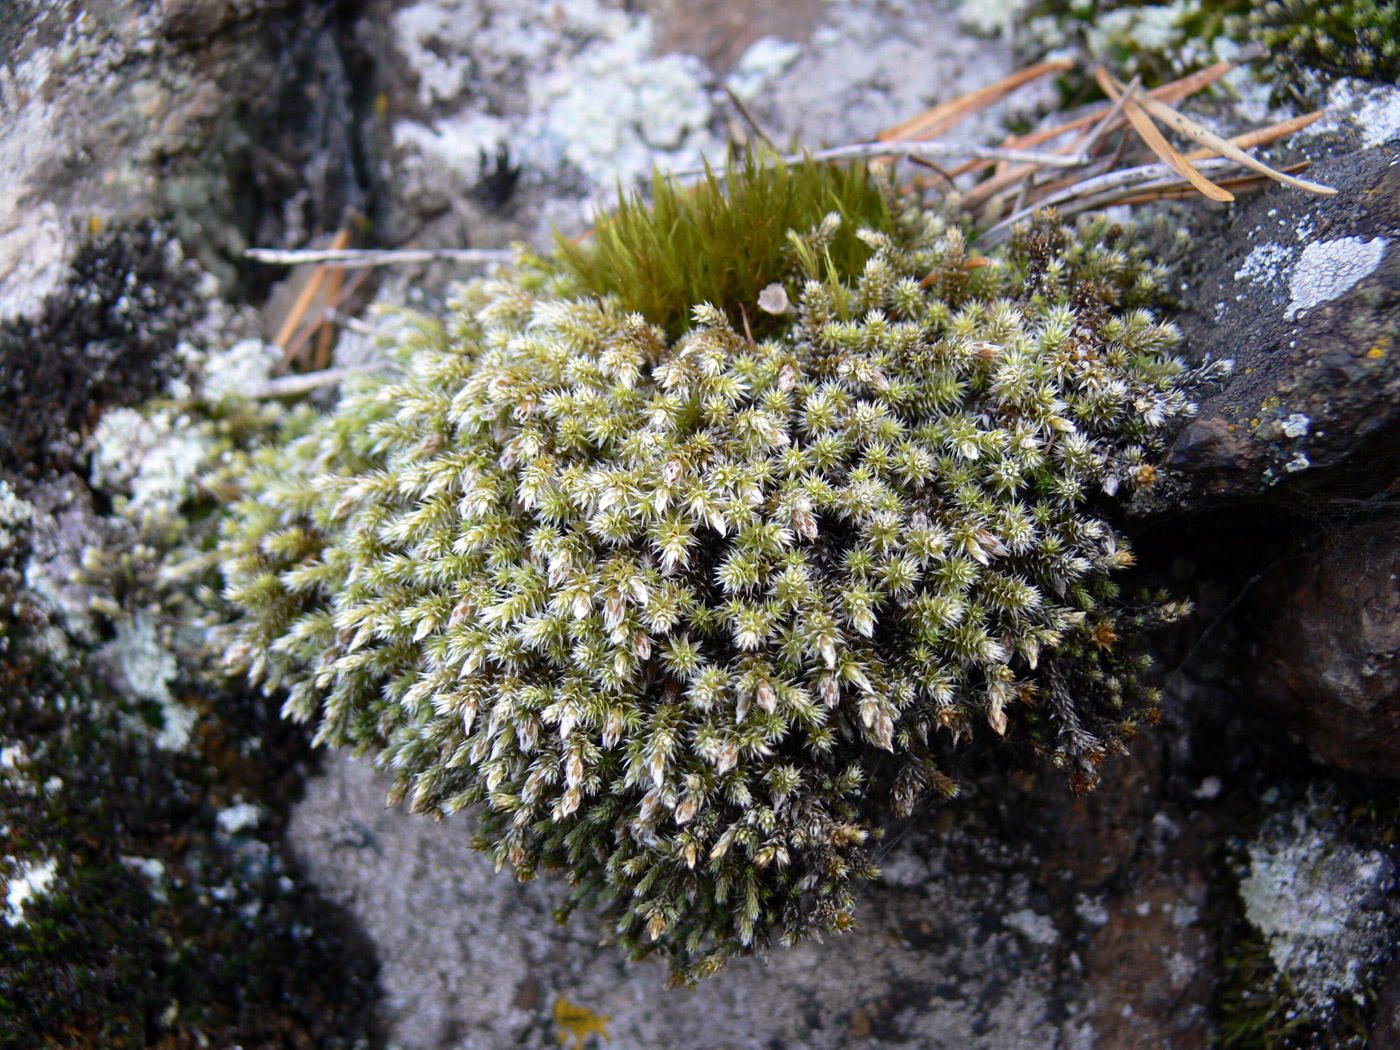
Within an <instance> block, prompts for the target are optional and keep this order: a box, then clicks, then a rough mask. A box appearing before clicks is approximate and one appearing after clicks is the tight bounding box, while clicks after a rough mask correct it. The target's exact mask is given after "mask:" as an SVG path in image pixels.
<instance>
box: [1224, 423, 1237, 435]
mask: <svg viewBox="0 0 1400 1050" xmlns="http://www.w3.org/2000/svg"><path fill="white" fill-rule="evenodd" d="M1225 429H1226V430H1228V431H1230V433H1232V434H1233V433H1234V432H1235V424H1233V423H1226V424H1225Z"/></svg>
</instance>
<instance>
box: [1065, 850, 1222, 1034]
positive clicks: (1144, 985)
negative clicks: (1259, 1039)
mask: <svg viewBox="0 0 1400 1050" xmlns="http://www.w3.org/2000/svg"><path fill="white" fill-rule="evenodd" d="M1205 898H1206V883H1205V879H1204V877H1203V875H1202V874H1201V872H1200V871H1198V870H1192V871H1190V873H1189V874H1188V875H1186V876H1185V877H1184V878H1183V877H1182V875H1180V874H1179V873H1172V872H1163V873H1160V874H1157V875H1154V876H1151V877H1149V878H1147V879H1146V880H1145V881H1144V882H1142V883H1141V884H1138V885H1137V886H1135V887H1134V889H1133V890H1132V892H1130V893H1125V894H1120V895H1118V896H1116V897H1114V898H1112V900H1111V901H1110V902H1109V903H1108V904H1107V905H1105V906H1102V911H1099V912H1097V913H1094V912H1090V913H1089V915H1090V918H1092V919H1100V920H1101V921H1102V925H1101V926H1099V928H1098V929H1097V930H1095V931H1094V932H1093V933H1092V934H1091V935H1090V936H1089V938H1088V941H1087V943H1086V945H1085V947H1084V949H1083V953H1082V956H1083V961H1084V974H1085V980H1086V981H1087V982H1088V984H1089V987H1090V989H1091V996H1092V998H1091V1000H1090V1008H1089V1016H1090V1018H1091V1019H1092V1023H1093V1026H1094V1031H1095V1034H1096V1036H1097V1041H1096V1042H1095V1044H1094V1045H1095V1047H1096V1050H1135V1048H1138V1047H1146V1046H1151V1047H1159V1048H1160V1050H1196V1048H1204V1047H1205V1046H1207V1045H1208V1042H1207V1035H1208V1034H1209V1029H1210V1014H1209V1003H1210V993H1211V989H1212V987H1213V985H1214V976H1215V975H1214V972H1213V968H1212V965H1211V962H1212V958H1213V955H1214V949H1215V942H1214V938H1213V937H1212V935H1211V934H1210V933H1209V932H1208V931H1207V929H1206V928H1205V927H1204V926H1203V924H1202V923H1201V921H1200V918H1201V911H1202V905H1203V904H1204V902H1205Z"/></svg>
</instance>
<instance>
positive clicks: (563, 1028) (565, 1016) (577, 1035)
mask: <svg viewBox="0 0 1400 1050" xmlns="http://www.w3.org/2000/svg"><path fill="white" fill-rule="evenodd" d="M611 1020H612V1017H611V1015H609V1014H595V1013H594V1012H593V1011H592V1010H590V1009H589V1008H588V1007H586V1006H575V1005H574V1004H573V1003H571V1002H569V1000H568V999H567V998H565V997H564V996H562V995H561V996H560V997H559V1000H558V1001H557V1002H556V1003H555V1004H554V1023H555V1025H556V1026H557V1027H558V1028H559V1032H558V1037H559V1042H560V1043H567V1042H568V1041H569V1036H573V1037H574V1050H583V1042H584V1040H585V1039H587V1038H588V1037H589V1036H590V1035H600V1036H602V1037H603V1040H604V1042H610V1041H611V1038H612V1037H611V1036H609V1035H608V1022H609V1021H611Z"/></svg>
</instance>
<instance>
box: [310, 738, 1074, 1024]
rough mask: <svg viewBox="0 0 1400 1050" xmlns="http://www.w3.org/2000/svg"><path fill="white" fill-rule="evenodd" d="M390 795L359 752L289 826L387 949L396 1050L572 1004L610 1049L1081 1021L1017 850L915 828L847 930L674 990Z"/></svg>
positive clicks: (313, 869)
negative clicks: (393, 804)
mask: <svg viewBox="0 0 1400 1050" xmlns="http://www.w3.org/2000/svg"><path fill="white" fill-rule="evenodd" d="M387 788H388V784H387V782H386V781H384V780H383V779H382V778H379V777H377V776H376V775H375V774H374V772H373V770H372V768H371V767H370V765H369V764H368V763H367V762H365V761H363V760H355V759H352V758H349V757H347V756H343V755H342V756H337V757H335V758H334V759H332V760H331V762H330V763H329V764H328V766H327V769H326V772H325V774H324V775H323V776H321V777H318V778H317V779H316V780H314V781H312V782H311V783H310V784H309V785H308V790H307V797H306V800H305V801H304V802H303V803H302V804H301V805H300V806H298V807H297V811H296V814H295V816H294V818H293V822H292V826H291V829H290V836H291V840H292V842H293V843H294V845H295V846H296V848H297V849H298V851H299V853H300V855H301V856H302V858H303V860H304V862H305V863H306V865H307V868H308V871H309V873H310V874H311V876H312V877H313V878H315V879H316V880H317V881H318V882H319V883H321V884H322V885H323V886H326V887H327V888H328V889H329V890H330V892H331V893H333V894H334V896H335V897H336V899H337V900H338V901H340V902H341V903H343V904H344V905H345V906H346V907H348V908H349V909H350V910H351V911H353V912H355V913H356V914H358V915H360V916H362V917H363V922H364V923H365V927H366V931H367V932H368V934H369V935H370V937H371V938H373V939H374V941H375V942H376V944H377V945H378V948H379V951H380V953H381V955H380V957H381V965H382V970H381V981H382V983H383V986H384V990H385V995H386V1002H385V1012H386V1018H387V1020H388V1024H389V1026H390V1029H391V1031H392V1033H393V1040H394V1043H395V1044H396V1045H397V1046H399V1047H402V1048H403V1050H428V1048H436V1047H454V1048H462V1050H468V1048H472V1050H475V1048H478V1047H480V1048H487V1047H498V1046H524V1047H547V1046H552V1045H555V1035H556V1033H555V1025H554V1023H553V1020H552V1016H553V1011H554V1009H555V1007H556V1004H557V1003H558V1002H559V1001H560V999H561V998H563V999H565V1000H567V1001H568V1002H569V1003H571V1004H574V1005H578V1006H583V1007H586V1008H588V1009H590V1010H592V1011H593V1012H594V1013H597V1014H604V1015H608V1016H609V1017H610V1021H609V1023H608V1026H607V1027H608V1033H609V1035H610V1037H611V1040H610V1042H609V1044H608V1045H609V1046H610V1047H613V1048H616V1050H633V1048H635V1050H661V1048H665V1047H676V1048H694V1047H707V1048H709V1047H714V1048H719V1047H807V1048H813V1050H816V1048H827V1047H838V1046H849V1045H860V1046H869V1047H874V1048H894V1047H900V1048H905V1047H907V1048H909V1050H914V1048H928V1050H939V1048H944V1047H947V1048H949V1050H952V1048H959V1050H962V1048H986V1050H1020V1048H1025V1050H1031V1048H1036V1050H1040V1048H1046V1050H1048V1048H1051V1047H1058V1046H1061V1045H1066V1044H1065V1042H1064V1039H1063V1038H1062V1036H1063V1032H1064V1031H1065V1030H1067V1026H1068V1028H1072V1027H1073V1025H1072V1019H1073V1018H1072V1013H1073V1011H1074V1010H1075V1006H1074V996H1073V992H1074V989H1075V986H1076V982H1075V980H1074V978H1073V975H1072V973H1067V972H1065V971H1064V969H1063V966H1062V964H1061V961H1060V955H1061V952H1060V946H1061V935H1060V933H1059V931H1058V930H1057V927H1056V924H1055V921H1054V918H1053V917H1052V915H1051V914H1049V907H1048V901H1047V899H1046V898H1045V896H1044V895H1043V894H1042V893H1039V892H1037V891H1036V889H1035V887H1034V884H1033V883H1032V882H1031V881H1030V880H1029V879H1028V878H1027V877H1026V875H1025V874H1022V873H1019V872H1020V867H1021V864H1022V863H1023V862H1024V851H1022V850H1018V849H1015V848H1012V847H1008V846H1005V845H1002V846H996V845H994V844H993V843H992V842H991V841H989V840H981V841H978V840H974V839H971V838H969V837H967V836H965V835H963V834H962V833H961V832H957V831H954V832H952V833H951V834H950V835H948V836H947V837H945V838H944V840H943V841H941V842H935V841H933V840H932V839H931V838H929V837H927V833H925V835H924V836H922V837H921V836H917V835H915V834H913V833H911V834H910V836H909V837H908V838H907V839H905V840H901V841H900V842H898V843H896V844H895V845H894V846H893V847H892V849H891V850H890V852H889V853H888V854H887V855H886V857H885V858H884V860H883V866H884V871H885V874H884V876H883V877H882V879H881V881H880V882H878V883H876V884H874V885H872V886H871V887H870V889H869V890H868V891H867V893H866V896H865V899H864V901H863V903H862V906H861V909H860V913H859V920H858V921H859V927H858V929H857V930H856V931H855V932H853V933H851V934H848V935H844V936H842V937H841V938H839V939H837V940H835V941H832V942H828V943H826V944H818V943H808V944H804V945H802V946H800V947H798V948H796V949H793V950H791V951H779V952H775V953H774V954H773V955H772V957H771V958H770V959H769V960H768V961H767V962H766V963H765V962H763V961H760V960H753V959H748V960H739V961H735V962H732V963H730V965H729V966H728V967H727V968H726V969H725V970H724V971H723V972H722V973H721V974H720V975H719V976H718V977H715V978H712V979H709V980H707V981H704V982H702V983H701V985H700V986H699V987H697V988H696V989H694V990H690V991H687V990H673V991H667V990H665V989H664V988H663V984H664V981H665V977H666V973H665V967H664V965H663V964H662V963H660V962H659V961H658V962H644V963H640V964H631V963H628V962H627V961H626V959H625V958H624V957H623V956H622V954H621V953H620V952H619V951H618V950H617V949H616V948H615V947H610V946H607V945H600V944H599V930H598V927H597V926H596V925H595V924H594V923H593V921H592V919H591V918H590V917H589V916H576V917H574V919H572V920H571V921H570V922H569V923H568V924H567V925H564V926H559V925H557V924H555V923H554V922H553V920H552V919H551V918H550V913H551V911H552V910H553V908H555V907H556V906H557V905H558V904H559V902H560V901H561V900H562V896H563V895H562V894H561V893H559V892H558V889H559V887H558V886H556V885H554V884H552V883H551V882H550V881H549V880H544V881H541V882H537V883H532V884H526V885H520V884H517V883H515V882H514V881H513V880H512V879H510V878H509V877H508V876H506V875H502V874H497V873H496V872H494V871H493V870H492V865H491V863H490V861H489V860H488V859H486V858H485V857H483V856H481V855H480V854H478V853H475V852H473V851H472V850H471V849H470V846H469V842H470V838H471V826H470V822H469V821H468V820H466V819H460V820H459V819H451V820H448V821H445V822H443V823H441V824H434V823H432V822H430V821H428V820H426V819H422V818H415V817H411V816H409V815H407V814H406V813H402V812H399V811H395V810H385V809H384V806H383V799H384V795H385V792H386V791H387ZM943 828H944V831H945V833H946V832H948V826H947V825H946V824H945V825H943ZM989 850H991V851H992V852H989Z"/></svg>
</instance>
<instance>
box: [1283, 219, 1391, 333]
mask: <svg viewBox="0 0 1400 1050" xmlns="http://www.w3.org/2000/svg"><path fill="white" fill-rule="evenodd" d="M1389 243H1390V242H1389V241H1388V240H1387V239H1386V238H1384V237H1372V238H1370V239H1369V240H1362V239H1361V238H1360V237H1338V238H1336V239H1334V240H1329V241H1312V242H1310V243H1309V244H1308V245H1307V246H1306V247H1304V248H1303V253H1302V255H1300V256H1299V257H1298V262H1297V265H1295V266H1294V267H1293V273H1292V275H1291V276H1290V277H1289V280H1288V295H1289V302H1288V306H1287V308H1286V309H1285V310H1284V316H1285V317H1287V318H1289V319H1290V320H1292V319H1293V318H1294V317H1296V316H1297V315H1298V312H1299V311H1301V310H1311V309H1312V308H1313V307H1315V306H1320V305H1321V304H1322V303H1325V302H1328V301H1330V300H1332V299H1336V298H1337V297H1338V296H1341V295H1345V294H1346V293H1347V292H1348V291H1350V290H1351V289H1352V288H1354V287H1355V286H1356V285H1357V283H1358V282H1360V281H1362V280H1365V279H1366V278H1367V277H1369V276H1370V275H1371V274H1373V273H1375V272H1376V268H1377V267H1378V266H1380V264H1381V260H1382V259H1384V258H1385V250H1386V245H1387V244H1389Z"/></svg>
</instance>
